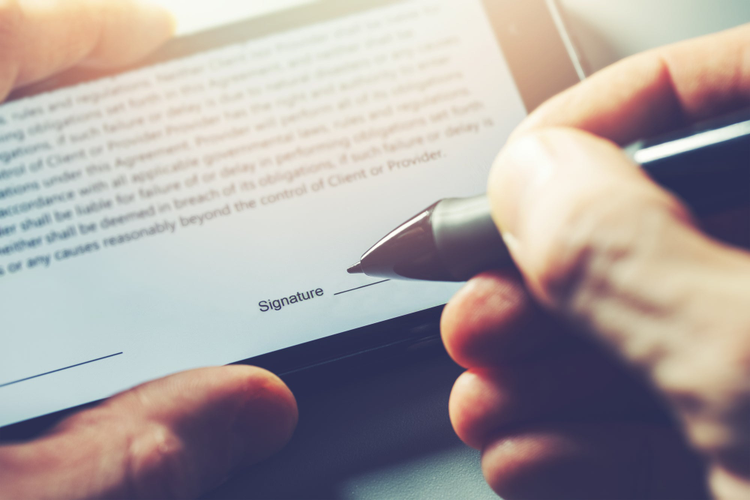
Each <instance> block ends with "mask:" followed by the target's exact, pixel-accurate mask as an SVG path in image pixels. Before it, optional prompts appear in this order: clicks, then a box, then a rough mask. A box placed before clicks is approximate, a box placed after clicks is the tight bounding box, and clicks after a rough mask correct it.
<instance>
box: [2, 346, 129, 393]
mask: <svg viewBox="0 0 750 500" xmlns="http://www.w3.org/2000/svg"><path fill="white" fill-rule="evenodd" d="M122 354H123V353H121V352H116V353H115V354H110V355H109V356H102V357H101V358H96V359H92V360H90V361H84V362H83V363H77V364H75V365H70V366H66V367H65V368H58V369H57V370H52V371H49V372H44V373H40V374H39V375H32V376H31V377H26V378H22V379H19V380H14V381H13V382H6V383H4V384H0V388H3V387H8V386H9V385H13V384H20V383H21V382H26V381H27V380H32V379H35V378H39V377H44V376H45V375H51V374H53V373H57V372H62V371H65V370H70V369H71V368H78V367H79V366H83V365H88V364H91V363H96V362H97V361H102V360H105V359H109V358H114V357H115V356H120V355H122Z"/></svg>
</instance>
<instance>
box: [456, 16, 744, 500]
mask: <svg viewBox="0 0 750 500" xmlns="http://www.w3.org/2000/svg"><path fill="white" fill-rule="evenodd" d="M748 105H750V26H745V27H741V28H738V29H735V30H732V31H728V32H725V33H722V34H718V35H713V36H709V37H706V38H703V39H699V40H695V41H690V42H686V43H682V44H678V45H675V46H671V47H667V48H664V49H661V50H657V51H652V52H648V53H645V54H642V55H639V56H636V57H633V58H630V59H628V60H625V61H623V62H621V63H619V64H617V65H615V66H613V67H611V68H609V69H607V70H605V71H603V72H601V73H600V74H597V75H595V76H593V77H591V78H590V79H589V80H587V81H585V82H583V83H582V84H580V85H578V86H577V87H575V88H573V89H571V90H569V91H567V92H565V93H563V94H561V95H560V96H558V97H556V98H554V99H552V100H551V101H550V102H548V103H547V104H545V105H544V106H542V107H541V108H540V109H539V110H538V111H537V112H535V113H533V114H532V115H531V116H530V117H529V118H528V119H527V121H526V122H525V123H524V124H523V125H522V126H521V127H520V129H519V130H518V131H517V132H516V133H515V134H514V137H512V138H511V140H510V142H509V144H508V146H507V147H506V148H505V150H504V151H503V152H502V153H501V154H500V156H499V157H498V160H497V162H496V164H495V166H494V169H493V172H492V175H491V179H490V185H489V195H490V198H491V202H492V205H493V214H494V217H495V221H496V222H497V224H498V227H499V228H500V230H501V232H502V233H503V235H504V238H505V241H506V242H507V243H508V246H509V248H510V250H511V253H512V254H513V257H514V259H515V261H516V263H517V264H518V267H519V269H520V273H521V275H520V276H519V275H517V274H516V273H514V272H492V273H486V274H484V275H481V276H479V277H477V278H475V279H474V280H472V281H470V282H469V283H468V284H467V286H466V287H465V288H464V289H463V290H462V291H461V292H459V293H458V294H457V295H456V297H455V298H454V299H453V300H452V301H451V303H450V304H449V305H448V306H447V308H446V310H445V313H444V316H443V324H442V327H443V338H444V341H445V344H446V346H447V348H448V351H449V352H450V354H451V355H452V356H453V358H454V359H455V360H456V361H457V362H458V363H460V364H461V365H462V366H464V367H466V368H468V369H469V370H468V371H467V372H466V373H465V374H463V375H462V376H461V377H460V378H459V380H458V381H457V382H456V385H455V387H454V389H453V393H452V396H451V404H450V412H451V419H452V422H453V425H454V427H455V429H456V431H457V433H458V435H459V436H460V437H461V438H462V439H463V440H464V441H465V442H466V443H467V444H469V445H471V446H474V447H476V448H478V449H481V450H482V467H483V470H484V474H485V477H486V478H487V480H488V482H489V484H490V485H491V486H492V487H493V488H494V490H495V491H496V492H497V493H498V494H500V495H501V496H503V497H504V498H506V499H514V498H522V499H531V498H576V499H604V498H606V499H613V498H653V499H666V498H679V499H686V498H700V497H705V496H707V495H713V496H714V497H715V498H719V499H737V498H750V254H748V253H747V252H744V251H742V250H739V249H737V248H733V247H730V246H728V245H727V244H725V243H721V242H719V241H718V240H716V239H713V238H711V237H709V236H707V235H706V234H704V233H702V232H701V230H700V229H699V228H698V227H697V226H696V223H695V221H694V220H693V219H692V217H691V214H690V213H688V211H687V210H686V209H685V207H683V206H682V205H681V204H680V202H679V201H678V200H676V199H675V198H674V197H672V196H671V195H669V194H667V193H666V192H665V191H663V190H662V189H660V188H659V187H658V186H656V185H655V184H654V183H653V182H651V181H650V180H649V179H648V178H647V176H646V174H644V173H643V171H642V170H641V169H639V168H638V167H637V166H635V165H634V164H632V163H631V162H630V161H629V160H628V159H627V157H626V156H625V155H624V154H623V153H621V151H620V150H619V148H618V147H617V145H616V144H619V145H624V144H627V143H629V142H631V141H634V140H636V139H638V138H640V137H643V136H651V135H654V134H658V133H661V132H666V131H668V130H671V129H675V128H678V127H682V126H685V125H686V124H687V123H690V122H693V121H696V120H700V119H705V118H709V117H711V116H713V115H717V114H721V113H724V112H727V111H730V110H733V109H739V108H742V107H746V106H748ZM748 161H750V158H748ZM748 188H749V189H750V186H748ZM739 215H740V218H739V219H736V220H735V222H739V223H738V225H735V226H734V227H735V229H736V230H737V231H740V233H742V234H744V235H746V234H747V231H748V228H750V217H749V216H748V213H747V212H741V213H739ZM734 236H738V234H737V233H736V234H735V235H734ZM522 280H523V281H522Z"/></svg>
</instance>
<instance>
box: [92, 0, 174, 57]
mask: <svg viewBox="0 0 750 500" xmlns="http://www.w3.org/2000/svg"><path fill="white" fill-rule="evenodd" d="M99 3H100V8H101V11H100V12H101V14H100V15H101V22H100V24H99V25H100V30H101V35H100V37H99V42H98V44H97V46H96V47H95V48H94V50H93V51H92V52H91V53H90V54H89V55H88V57H87V58H86V59H85V61H83V64H84V65H85V66H89V67H91V66H94V67H118V66H126V65H128V64H132V63H134V62H136V61H137V60H139V59H141V58H143V57H145V56H146V55H147V54H149V53H150V52H152V51H153V50H155V49H156V48H157V47H159V46H160V45H162V44H163V43H164V42H166V41H167V40H169V39H170V38H172V37H173V36H174V34H175V33H176V30H177V19H176V17H175V16H174V15H173V14H172V12H171V11H169V10H168V9H166V8H165V7H163V6H161V5H159V4H158V3H156V2H153V1H151V0H135V1H132V0H105V2H99Z"/></svg>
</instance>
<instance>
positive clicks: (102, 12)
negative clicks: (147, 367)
mask: <svg viewBox="0 0 750 500" xmlns="http://www.w3.org/2000/svg"><path fill="white" fill-rule="evenodd" d="M171 32H172V22H171V19H170V17H169V16H168V15H167V14H166V13H164V12H163V11H161V10H160V9H157V8H155V7H151V6H149V5H148V4H146V3H143V2H136V1H126V0H53V1H43V2H39V1H34V0H16V1H14V0H6V1H2V0H0V100H2V99H3V98H5V96H7V94H8V93H9V92H10V91H11V90H13V89H15V88H19V87H22V86H24V85H28V84H30V83H33V82H36V81H39V80H42V79H44V78H47V77H49V76H51V75H52V74H54V73H56V72H59V71H62V70H65V69H68V68H71V67H73V66H76V65H96V66H110V65H114V66H118V65H122V64H129V63H131V62H133V61H134V60H136V59H138V58H139V57H141V56H143V55H145V54H146V53H147V52H149V51H150V50H152V49H153V48H155V47H156V46H157V45H159V44H160V43H161V42H163V41H164V40H166V39H167V38H168V37H169V36H170V35H171ZM296 423H297V406H296V403H295V400H294V397H293V396H292V394H291V393H290V392H289V389H287V388H286V386H285V385H284V384H283V383H282V382H281V381H280V380H279V379H278V378H276V377H275V376H273V375H271V374H270V373H268V372H266V371H263V370H260V369H258V368H251V367H242V366H232V367H223V368H208V369H203V370H195V371H192V372H186V373H182V374H178V375H174V376H172V377H168V378H166V379H163V380H160V381H157V382H152V383H149V384H146V385H143V386H141V387H137V388H135V389H133V390H130V391H128V392H126V393H124V394H121V395H119V396H116V397H114V398H112V399H111V400H109V401H107V402H105V403H103V404H101V405H99V406H97V407H95V408H94V409H91V410H88V411H84V412H82V413H79V414H77V415H75V416H73V417H71V418H69V419H67V420H65V421H63V422H62V423H61V424H59V425H58V426H56V427H55V428H54V429H52V430H51V431H50V432H49V433H47V434H46V435H44V436H43V437H41V438H40V439H38V440H36V441H33V442H30V443H23V444H13V445H7V446H2V447H0V498H13V499H15V498H35V499H44V498H102V497H108V498H111V497H117V498H146V497H148V498H171V497H174V498H189V497H198V496H199V495H200V494H201V493H204V492H206V491H208V490H210V489H211V488H213V487H215V486H217V485H218V484H220V483H221V482H222V481H223V480H225V479H226V478H227V477H228V476H229V474H230V473H231V472H232V471H233V470H234V469H236V468H238V467H242V466H246V465H249V464H252V463H255V462H257V461H260V460H262V459H264V458H266V457H268V456H269V455H271V454H273V453H274V452H275V451H277V450H278V449H280V448H281V447H282V446H283V445H284V444H285V443H286V442H287V441H288V440H289V438H290V436H291V434H292V431H293V429H294V427H295V426H296Z"/></svg>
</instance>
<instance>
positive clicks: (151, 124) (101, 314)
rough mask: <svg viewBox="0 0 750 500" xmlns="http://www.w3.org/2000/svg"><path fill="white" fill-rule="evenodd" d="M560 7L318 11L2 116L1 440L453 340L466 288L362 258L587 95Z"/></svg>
mask: <svg viewBox="0 0 750 500" xmlns="http://www.w3.org/2000/svg"><path fill="white" fill-rule="evenodd" d="M551 5H552V3H551V2H547V1H543V0H536V1H530V0H484V1H481V0H464V1H461V2H456V1H453V0H413V1H388V0H385V1H384V0H359V1H351V0H329V1H320V2H313V3H310V4H306V5H304V6H301V7H295V8H293V9H290V10H286V11H283V12H277V13H273V14H270V15H267V16H265V17H262V18H255V19H251V20H249V21H247V22H242V23H238V24H234V25H228V26H222V27H221V28H220V29H216V30H212V31H209V32H204V33H200V34H197V35H193V36H190V37H186V38H180V39H176V40H175V41H173V42H171V43H170V44H168V45H167V46H166V47H165V48H164V49H163V50H161V51H160V52H159V53H158V54H157V55H155V56H154V57H152V58H151V59H150V60H149V61H146V62H145V63H144V64H143V65H140V66H139V67H136V68H130V69H128V70H126V71H123V72H120V73H118V74H114V75H101V74H83V73H74V74H67V75H64V76H62V77H60V78H58V79H57V80H55V81H53V82H51V83H50V82H47V83H46V84H45V85H44V86H43V87H41V88H40V87H37V89H35V92H36V93H35V95H28V94H29V92H26V95H24V96H23V97H21V98H16V99H14V100H11V101H10V102H8V103H6V104H4V105H2V106H1V107H0V304H1V306H0V307H2V315H1V316H0V318H1V322H2V326H1V327H0V336H1V338H2V344H3V348H2V350H0V408H2V410H1V411H0V425H8V424H11V423H14V422H19V421H22V420H26V419H29V418H33V417H36V416H40V415H44V414H47V413H51V412H56V411H59V410H62V409H65V408H71V407H75V406H77V405H81V404H84V403H88V402H92V401H96V400H99V399H102V398H105V397H108V396H110V395H112V394H115V393H117V392H119V391H121V390H124V389H127V388H129V387H132V386H133V385H135V384H138V383H141V382H144V381H147V380H151V379H154V378H157V377H161V376H164V375H168V374H171V373H174V372H177V371H182V370H186V369H191V368H196V367H201V366H208V365H221V364H228V363H235V362H239V361H243V360H246V361H248V362H251V363H255V364H259V365H261V366H267V367H269V368H272V369H273V370H275V371H277V372H278V373H281V374H282V375H283V374H289V373H293V372H299V371H300V370H305V369H308V368H310V367H312V366H318V365H321V364H326V363H330V362H333V361H335V360H337V359H342V358H351V357H352V356H355V355H357V354H359V353H364V352H372V351H376V350H379V349H393V347H394V346H404V345H410V344H413V343H415V342H419V341H421V340H424V339H426V338H429V337H434V336H435V334H436V332H437V326H436V325H437V321H438V318H439V314H440V309H441V306H442V305H444V304H445V303H446V302H447V300H449V299H450V297H451V296H452V295H453V294H454V293H455V292H456V290H457V285H456V284H443V283H416V282H398V281H377V280H372V279H370V278H367V277H364V276H353V275H349V274H348V273H347V272H346V270H347V267H349V266H350V265H351V264H352V263H353V262H355V261H356V260H357V259H358V257H359V256H360V255H361V253H362V252H363V251H364V250H365V249H367V248H369V246H370V245H371V244H372V243H373V242H374V241H377V240H378V239H379V238H380V237H381V236H383V235H384V234H386V233H387V232H389V231H390V230H391V229H393V228H394V227H396V226H397V225H398V224H399V223H401V222H403V221H404V220H406V219H408V218H409V217H410V216H412V215H413V214H415V213H417V212H418V211H420V210H421V209H423V208H424V207H426V206H428V205H430V204H432V203H433V202H434V201H436V200H438V199H440V198H444V197H455V196H470V195H475V194H478V193H480V192H483V191H484V189H485V185H486V178H487V174H488V170H489V167H490V165H491V163H492V160H493V158H494V157H495V155H496V153H497V152H498V150H499V149H500V147H501V146H502V145H503V143H504V141H505V140H506V138H507V137H508V136H509V134H510V133H511V131H512V130H513V128H514V127H515V126H516V125H517V124H518V123H519V122H520V121H521V120H522V119H523V118H524V117H525V116H526V115H527V113H528V111H529V110H530V109H533V108H534V107H536V106H537V105H538V104H539V103H541V102H542V101H543V100H545V99H546V98H548V97H550V96H551V95H553V94H555V93H557V92H558V91H560V90H562V89H564V88H566V87H568V86H570V85H572V84H574V83H576V82H577V81H579V74H580V71H579V69H580V68H577V67H576V61H575V58H573V57H571V51H570V49H571V44H570V40H569V39H567V38H566V36H565V34H564V32H562V31H561V30H560V27H561V19H560V17H559V13H557V12H556V11H555V10H554V9H552V10H550V6H551ZM32 94H33V93H32Z"/></svg>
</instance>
